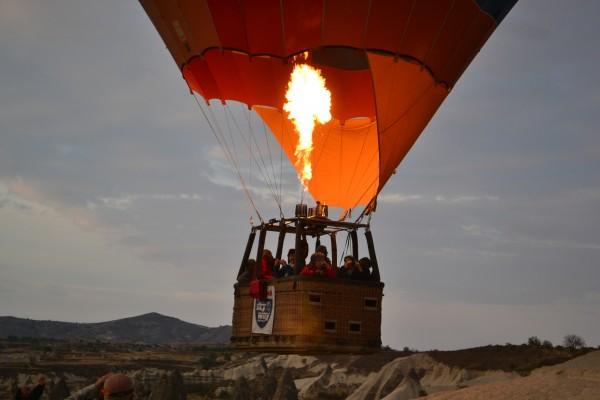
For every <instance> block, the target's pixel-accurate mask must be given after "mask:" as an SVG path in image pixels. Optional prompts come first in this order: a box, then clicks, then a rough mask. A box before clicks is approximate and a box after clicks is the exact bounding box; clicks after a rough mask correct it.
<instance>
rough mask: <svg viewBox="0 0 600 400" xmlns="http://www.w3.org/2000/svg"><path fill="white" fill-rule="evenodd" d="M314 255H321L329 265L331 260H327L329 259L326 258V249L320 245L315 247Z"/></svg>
mask: <svg viewBox="0 0 600 400" xmlns="http://www.w3.org/2000/svg"><path fill="white" fill-rule="evenodd" d="M315 253H321V254H323V255H324V256H325V260H326V261H327V262H328V263H329V264H330V265H331V260H330V259H329V257H327V247H325V246H323V245H322V244H320V245H318V246H317V249H316V251H315Z"/></svg>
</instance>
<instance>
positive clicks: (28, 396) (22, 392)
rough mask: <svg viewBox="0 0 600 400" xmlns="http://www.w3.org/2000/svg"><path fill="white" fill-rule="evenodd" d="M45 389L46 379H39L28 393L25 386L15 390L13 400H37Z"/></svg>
mask: <svg viewBox="0 0 600 400" xmlns="http://www.w3.org/2000/svg"><path fill="white" fill-rule="evenodd" d="M45 387H46V378H44V377H41V378H40V379H39V380H38V384H37V385H36V387H34V388H33V390H31V391H29V388H28V387H26V386H23V387H20V388H18V389H17V393H16V394H15V400H38V399H39V398H40V397H42V394H44V389H45Z"/></svg>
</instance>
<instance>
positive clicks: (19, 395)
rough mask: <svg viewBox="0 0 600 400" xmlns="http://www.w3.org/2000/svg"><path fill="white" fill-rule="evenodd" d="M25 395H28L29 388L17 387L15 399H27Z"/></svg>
mask: <svg viewBox="0 0 600 400" xmlns="http://www.w3.org/2000/svg"><path fill="white" fill-rule="evenodd" d="M27 396H29V388H28V387H27V386H21V387H20V388H17V394H16V396H15V399H16V400H21V399H27Z"/></svg>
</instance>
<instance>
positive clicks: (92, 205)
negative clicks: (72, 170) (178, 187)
mask: <svg viewBox="0 0 600 400" xmlns="http://www.w3.org/2000/svg"><path fill="white" fill-rule="evenodd" d="M204 199H206V197H205V196H202V195H200V194H198V193H178V194H169V193H155V194H125V195H123V196H120V197H101V198H100V199H99V201H97V202H93V201H88V203H87V208H88V209H90V210H96V209H98V208H110V209H113V210H119V211H125V210H127V209H129V208H131V207H132V206H133V205H134V203H135V202H137V201H140V200H156V201H169V200H176V201H202V200H204Z"/></svg>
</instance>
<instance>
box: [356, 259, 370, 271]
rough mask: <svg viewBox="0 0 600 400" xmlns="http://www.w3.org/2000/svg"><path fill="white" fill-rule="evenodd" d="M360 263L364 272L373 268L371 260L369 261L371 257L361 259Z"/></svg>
mask: <svg viewBox="0 0 600 400" xmlns="http://www.w3.org/2000/svg"><path fill="white" fill-rule="evenodd" d="M358 263H359V264H360V267H361V268H362V269H363V270H366V271H368V270H369V269H370V268H371V260H370V259H369V257H363V258H361V259H360V260H359V261H358Z"/></svg>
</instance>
